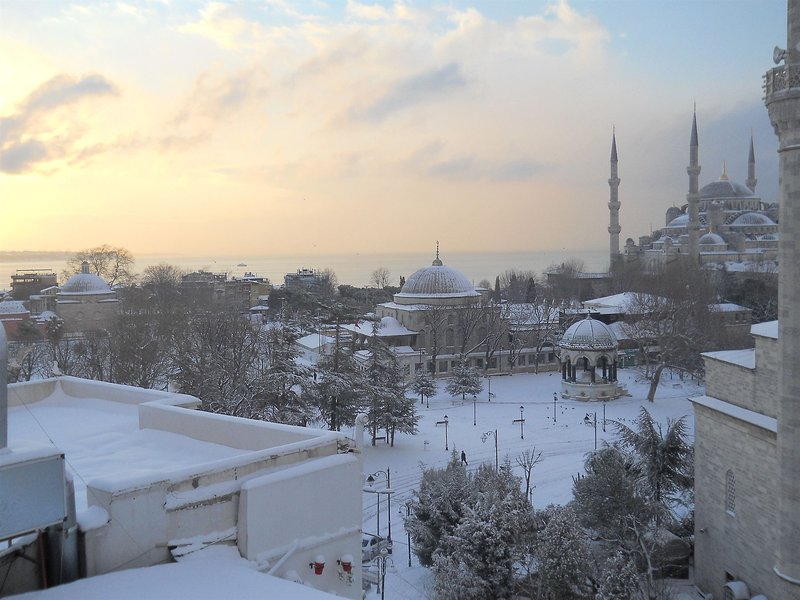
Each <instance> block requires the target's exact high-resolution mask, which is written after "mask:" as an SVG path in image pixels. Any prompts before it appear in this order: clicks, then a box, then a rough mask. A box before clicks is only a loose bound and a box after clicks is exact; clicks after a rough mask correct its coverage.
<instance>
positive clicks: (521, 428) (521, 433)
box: [519, 404, 525, 440]
mask: <svg viewBox="0 0 800 600" xmlns="http://www.w3.org/2000/svg"><path fill="white" fill-rule="evenodd" d="M524 413H525V407H524V406H522V405H521V404H520V406H519V439H521V440H524V439H525V417H524V416H523V414H524Z"/></svg>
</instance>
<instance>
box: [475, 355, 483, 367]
mask: <svg viewBox="0 0 800 600" xmlns="http://www.w3.org/2000/svg"><path fill="white" fill-rule="evenodd" d="M475 366H476V367H478V368H479V369H482V368H483V359H482V358H476V359H475Z"/></svg>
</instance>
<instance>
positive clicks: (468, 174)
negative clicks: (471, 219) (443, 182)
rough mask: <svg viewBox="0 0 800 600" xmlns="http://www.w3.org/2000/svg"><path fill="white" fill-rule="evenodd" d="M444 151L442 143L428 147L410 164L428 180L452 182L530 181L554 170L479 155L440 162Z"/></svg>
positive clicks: (537, 165)
mask: <svg viewBox="0 0 800 600" xmlns="http://www.w3.org/2000/svg"><path fill="white" fill-rule="evenodd" d="M442 150H443V145H442V144H441V143H440V142H434V143H431V144H428V145H426V146H423V147H422V148H420V149H419V150H417V151H416V152H415V153H414V154H413V155H412V156H411V158H410V159H409V160H408V161H407V164H408V165H409V166H410V167H411V169H412V170H413V171H415V172H422V173H424V174H425V175H426V176H427V177H432V178H440V179H447V180H451V181H476V180H480V179H483V180H489V181H494V182H511V181H528V180H531V179H534V178H536V177H538V176H539V175H541V174H542V173H545V172H547V171H548V170H550V166H548V165H546V164H543V163H538V162H535V161H532V160H529V159H526V158H487V157H478V156H476V155H475V154H462V155H458V156H454V157H452V158H439V156H440V154H441V153H442Z"/></svg>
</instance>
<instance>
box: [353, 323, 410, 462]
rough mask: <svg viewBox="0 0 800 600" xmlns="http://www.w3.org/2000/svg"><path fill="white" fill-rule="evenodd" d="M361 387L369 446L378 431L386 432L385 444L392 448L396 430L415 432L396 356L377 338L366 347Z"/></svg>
mask: <svg viewBox="0 0 800 600" xmlns="http://www.w3.org/2000/svg"><path fill="white" fill-rule="evenodd" d="M363 386H364V388H363V389H364V395H365V397H366V399H367V402H368V405H367V425H368V426H369V428H370V431H371V432H372V445H373V446H374V445H375V440H376V439H377V437H378V430H379V429H384V430H385V431H386V437H387V441H388V442H390V443H391V445H392V446H394V436H395V433H396V432H397V431H400V432H403V433H411V434H414V433H416V432H417V422H418V421H419V417H418V416H417V414H416V409H417V407H416V403H415V402H414V401H413V400H412V399H409V398H406V396H405V383H404V381H403V373H402V370H401V368H400V364H399V363H398V361H397V356H396V355H395V353H394V351H393V350H392V349H391V348H390V347H389V346H388V345H387V344H386V343H385V342H384V341H383V340H381V339H380V338H379V337H378V336H377V335H376V336H373V338H372V343H371V344H370V347H369V357H368V358H367V361H366V370H365V373H364V379H363Z"/></svg>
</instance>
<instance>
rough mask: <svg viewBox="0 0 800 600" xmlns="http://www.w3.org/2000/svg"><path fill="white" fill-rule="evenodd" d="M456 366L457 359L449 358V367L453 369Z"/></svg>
mask: <svg viewBox="0 0 800 600" xmlns="http://www.w3.org/2000/svg"><path fill="white" fill-rule="evenodd" d="M457 366H458V361H457V360H451V361H450V368H451V369H455V368H456V367H457Z"/></svg>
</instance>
